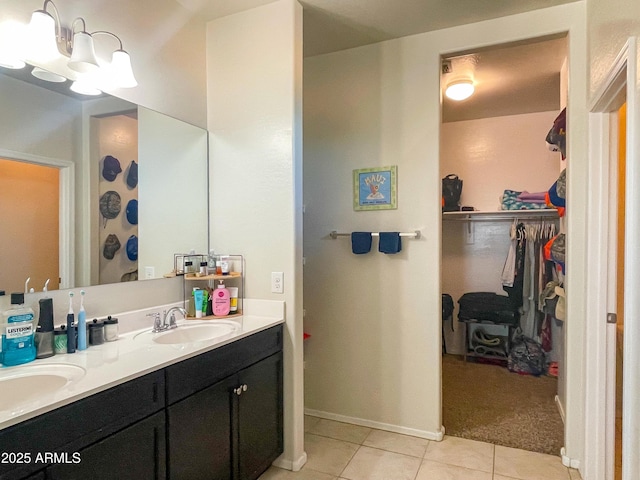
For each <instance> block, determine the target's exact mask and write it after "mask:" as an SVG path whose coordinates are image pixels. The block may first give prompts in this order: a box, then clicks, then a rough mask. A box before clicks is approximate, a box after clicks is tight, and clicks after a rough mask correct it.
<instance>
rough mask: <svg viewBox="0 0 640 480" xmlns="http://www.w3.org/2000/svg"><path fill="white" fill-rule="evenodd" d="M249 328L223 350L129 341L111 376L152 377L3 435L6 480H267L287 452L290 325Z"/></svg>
mask: <svg viewBox="0 0 640 480" xmlns="http://www.w3.org/2000/svg"><path fill="white" fill-rule="evenodd" d="M246 322H247V323H248V324H249V325H247V323H245V324H244V325H243V327H242V328H241V330H240V332H239V333H238V334H237V335H235V336H233V337H231V338H226V339H225V340H224V341H222V342H219V344H215V345H213V346H212V345H207V344H206V343H205V344H202V343H201V344H200V345H198V346H189V347H185V348H181V347H183V346H176V345H173V346H149V345H148V344H146V343H144V342H137V343H136V342H135V341H134V340H133V339H131V338H127V339H121V340H119V341H118V342H122V344H121V345H120V347H121V348H120V351H119V356H118V359H117V360H116V361H115V362H112V364H111V365H107V366H106V368H105V371H106V374H107V375H109V374H110V373H109V372H111V371H113V372H115V371H117V370H120V371H121V372H123V371H126V369H127V368H135V367H131V366H129V367H128V363H129V362H132V361H135V359H136V358H139V359H142V358H144V361H143V362H142V363H143V365H142V366H141V367H138V368H139V369H140V368H142V369H143V370H142V371H145V373H144V374H142V375H140V376H135V374H130V375H128V376H129V377H131V376H135V378H133V379H127V378H125V380H124V381H123V383H118V384H116V385H113V383H114V382H108V383H107V384H106V385H107V386H106V388H102V389H101V390H100V388H99V387H98V388H94V387H92V390H89V391H83V389H82V388H81V387H78V388H77V389H76V392H75V395H79V396H82V397H83V398H80V399H77V400H73V401H72V402H67V403H66V404H65V405H63V406H60V407H57V408H54V409H52V410H50V411H47V412H46V413H42V414H39V415H37V416H33V417H32V418H28V419H26V420H24V421H20V422H19V423H15V424H13V425H11V426H8V427H6V428H3V429H2V430H0V455H2V457H0V480H8V479H29V480H35V479H39V480H63V479H64V480H66V479H86V478H91V479H104V480H112V479H115V478H117V479H145V480H146V479H188V480H194V479H205V478H210V479H214V480H224V479H230V480H231V479H233V480H239V479H242V480H244V479H255V478H258V477H259V476H260V474H261V473H262V472H264V471H265V470H266V469H267V468H268V467H269V466H270V465H271V463H272V462H273V460H275V459H276V458H277V457H278V456H279V455H280V454H281V453H282V451H283V423H282V422H283V420H282V419H283V414H282V402H283V383H282V382H283V380H282V378H283V373H282V372H283V365H282V344H283V326H282V319H279V320H277V321H274V320H273V319H266V320H265V319H260V318H258V319H251V318H249V319H247V320H246ZM178 328H180V327H178ZM118 342H114V343H118ZM105 346H106V347H108V345H105ZM92 348H93V347H92ZM91 350H92V349H91V348H90V349H89V350H87V352H89V353H94V354H96V355H97V354H99V353H100V352H99V351H97V349H96V350H94V352H92V351H91ZM105 352H106V350H105ZM68 357H73V358H74V360H75V359H77V358H79V356H78V354H74V355H71V356H68ZM54 358H55V357H54ZM120 362H125V363H123V364H122V365H121V366H120V368H119V369H118V368H115V367H114V364H116V363H120ZM145 362H146V363H145ZM154 362H155V363H156V364H157V365H158V366H159V368H157V369H155V370H153V369H152V368H149V367H148V365H150V364H152V363H154ZM89 363H91V362H89ZM149 370H153V371H150V372H149V373H146V372H147V371H149ZM138 371H140V370H138ZM91 374H94V375H98V374H97V373H95V372H92V370H91V367H87V374H86V375H87V376H89V375H91ZM92 382H93V383H92V384H93V385H94V384H96V380H95V379H94V380H93V381H92ZM78 385H81V382H78ZM94 390H100V391H95V392H94Z"/></svg>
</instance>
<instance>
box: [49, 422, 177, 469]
mask: <svg viewBox="0 0 640 480" xmlns="http://www.w3.org/2000/svg"><path fill="white" fill-rule="evenodd" d="M77 458H78V460H79V461H78V463H65V464H60V465H53V466H51V467H49V468H48V469H47V480H84V479H87V478H90V479H91V480H113V479H115V478H117V479H119V480H140V479H147V478H148V479H164V478H166V447H165V415H164V412H159V413H156V414H154V415H152V416H151V417H148V418H146V419H144V420H141V421H140V422H138V423H135V424H133V425H132V426H130V427H127V428H125V429H124V430H122V431H120V432H117V433H114V434H113V435H110V436H109V437H107V438H105V439H104V440H101V441H99V442H97V443H95V444H93V445H91V446H90V447H87V448H84V449H82V450H80V452H78V457H77Z"/></svg>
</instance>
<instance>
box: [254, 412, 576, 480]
mask: <svg viewBox="0 0 640 480" xmlns="http://www.w3.org/2000/svg"><path fill="white" fill-rule="evenodd" d="M305 451H306V452H307V456H308V459H307V463H306V465H305V466H304V467H303V468H302V470H300V471H299V472H295V473H294V472H290V471H288V470H281V469H279V468H276V467H271V468H270V469H269V470H268V471H267V472H266V473H264V474H263V475H262V476H261V477H260V480H337V479H341V480H342V479H344V480H579V479H580V475H579V473H578V471H576V470H571V469H568V468H566V467H564V466H563V465H562V462H561V461H560V458H559V457H554V456H551V455H543V454H541V453H533V452H526V451H524V450H517V449H515V448H507V447H502V446H500V445H492V444H490V443H483V442H477V441H474V440H466V439H462V438H457V437H449V436H446V437H445V438H444V440H443V441H442V442H433V441H429V440H425V439H422V438H417V437H410V436H407V435H400V434H397V433H390V432H385V431H382V430H375V429H372V428H366V427H360V426H357V425H351V424H348V423H340V422H334V421H331V420H325V419H320V418H317V417H311V416H305Z"/></svg>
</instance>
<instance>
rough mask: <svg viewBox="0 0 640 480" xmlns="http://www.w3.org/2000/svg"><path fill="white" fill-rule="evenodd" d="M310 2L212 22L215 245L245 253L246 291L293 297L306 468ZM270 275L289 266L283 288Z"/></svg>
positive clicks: (290, 374)
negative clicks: (305, 129) (305, 10)
mask: <svg viewBox="0 0 640 480" xmlns="http://www.w3.org/2000/svg"><path fill="white" fill-rule="evenodd" d="M301 73H302V7H301V6H300V5H299V4H298V3H297V2H295V1H294V0H280V1H277V2H274V3H271V4H269V5H266V6H263V7H259V8H256V9H253V10H249V11H246V12H242V13H239V14H235V15H230V16H227V17H224V18H221V19H218V20H215V21H212V22H210V23H209V25H208V30H207V80H208V92H209V97H208V102H207V104H208V129H209V131H210V132H211V135H210V169H211V171H210V185H211V189H212V191H213V197H212V199H211V206H210V212H211V216H210V218H211V246H212V248H214V249H215V251H216V252H217V253H231V254H236V253H240V254H243V255H244V256H245V259H246V265H247V269H246V282H245V288H246V296H247V297H250V298H266V299H269V298H272V299H278V300H282V299H284V300H285V302H286V335H285V343H284V355H285V357H284V358H285V360H284V365H285V377H284V384H285V405H284V406H285V452H284V454H283V456H282V457H281V459H280V461H279V464H280V465H283V466H286V467H289V468H293V469H298V468H300V467H301V466H302V464H303V463H304V461H305V456H304V451H303V430H304V427H303V421H302V420H303V415H302V413H303V410H302V409H303V402H302V377H303V372H302V302H301V299H302V222H301V216H302V200H301V188H302V176H301V175H302V173H301V167H302V157H301V150H300V142H301V135H300V133H301V130H300V129H301V120H302V117H301V91H302V90H301V89H302V84H301V82H302V75H301ZM271 272H284V295H278V294H272V293H271V290H270V279H271Z"/></svg>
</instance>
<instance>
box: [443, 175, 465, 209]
mask: <svg viewBox="0 0 640 480" xmlns="http://www.w3.org/2000/svg"><path fill="white" fill-rule="evenodd" d="M460 195H462V180H460V179H459V178H458V176H457V175H454V174H453V173H450V174H449V175H447V176H446V177H444V178H443V179H442V211H443V212H457V211H458V210H460Z"/></svg>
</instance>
